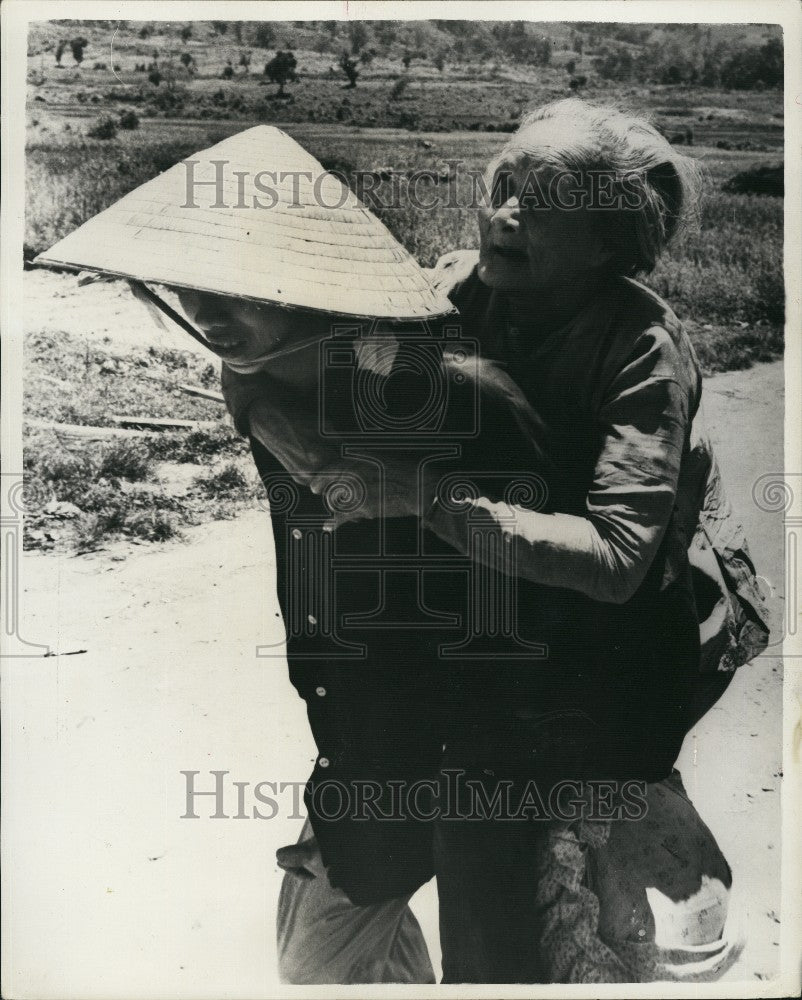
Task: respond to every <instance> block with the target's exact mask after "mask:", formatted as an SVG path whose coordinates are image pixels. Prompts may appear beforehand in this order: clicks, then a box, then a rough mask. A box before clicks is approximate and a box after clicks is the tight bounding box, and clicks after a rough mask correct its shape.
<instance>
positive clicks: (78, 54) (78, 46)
mask: <svg viewBox="0 0 802 1000" xmlns="http://www.w3.org/2000/svg"><path fill="white" fill-rule="evenodd" d="M88 44H89V42H88V41H87V40H86V39H85V38H83V37H82V36H81V35H78V36H77V37H76V38H72V39H71V40H70V49H71V51H72V58H73V59H74V60H75V64H76V66H80V65H81V63H82V62H83V61H84V49H85V48H86V47H87V45H88Z"/></svg>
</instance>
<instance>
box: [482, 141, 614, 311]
mask: <svg viewBox="0 0 802 1000" xmlns="http://www.w3.org/2000/svg"><path fill="white" fill-rule="evenodd" d="M539 124H540V125H543V124H546V123H539ZM527 138H528V139H529V140H530V141H528V142H527V143H526V146H525V147H524V146H521V145H516V144H510V145H509V146H508V147H507V148H506V149H505V151H504V152H503V154H502V156H501V158H500V160H499V162H498V165H497V167H496V170H495V174H494V176H493V178H492V183H491V185H490V197H489V199H488V200H487V202H486V204H484V205H482V207H480V209H479V238H480V251H479V278H480V279H481V281H483V282H484V284H486V285H489V286H490V287H491V288H495V289H497V290H499V291H505V292H515V293H527V292H537V291H541V292H542V291H548V290H549V289H554V288H558V287H560V286H564V285H569V286H570V284H571V283H572V282H573V281H577V280H579V279H580V278H582V277H584V276H587V275H588V274H590V273H591V272H593V270H594V269H595V268H598V267H600V266H601V265H602V264H603V263H604V262H605V261H606V260H607V259H608V257H609V254H607V253H606V251H605V249H604V245H603V241H602V239H601V236H600V235H599V227H598V225H597V220H596V219H594V217H593V212H592V210H589V209H588V208H587V207H586V206H585V205H582V204H581V202H582V199H581V198H578V197H576V195H577V182H576V178H575V177H560V176H559V175H557V176H556V179H555V171H554V170H553V169H552V168H547V167H545V166H544V162H543V158H542V157H541V156H539V155H538V152H537V147H536V144H535V145H533V144H532V141H531V140H532V139H533V138H534V137H533V136H532V135H531V133H528V134H527ZM557 191H559V192H560V195H559V196H557V197H555V196H554V195H555V192H557Z"/></svg>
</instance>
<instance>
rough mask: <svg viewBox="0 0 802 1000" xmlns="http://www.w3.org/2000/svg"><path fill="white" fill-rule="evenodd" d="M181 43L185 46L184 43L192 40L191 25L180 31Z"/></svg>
mask: <svg viewBox="0 0 802 1000" xmlns="http://www.w3.org/2000/svg"><path fill="white" fill-rule="evenodd" d="M180 35H181V41H182V42H183V43H184V44H185V45H186V43H187V42H188V41H189V40H190V38H192V25H191V24H185V25H184V27H183V28H182V29H181V31H180Z"/></svg>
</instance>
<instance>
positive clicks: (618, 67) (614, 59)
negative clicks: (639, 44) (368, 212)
mask: <svg viewBox="0 0 802 1000" xmlns="http://www.w3.org/2000/svg"><path fill="white" fill-rule="evenodd" d="M595 65H596V70H597V72H598V74H599V76H603V77H604V78H605V80H629V79H630V78H631V77H632V71H633V69H634V67H635V60H634V59H633V58H632V53H631V52H630V51H629V49H605V50H604V51H603V52H602V53H601V55H599V56H597V58H596V60H595Z"/></svg>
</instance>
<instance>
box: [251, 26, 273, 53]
mask: <svg viewBox="0 0 802 1000" xmlns="http://www.w3.org/2000/svg"><path fill="white" fill-rule="evenodd" d="M253 41H254V45H256V46H257V47H258V48H260V49H272V48H273V46H274V45H275V43H276V32H275V30H274V29H273V25H272V24H267V23H266V22H264V21H263V22H262V23H261V24H257V25H256V31H255V32H254V36H253Z"/></svg>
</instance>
